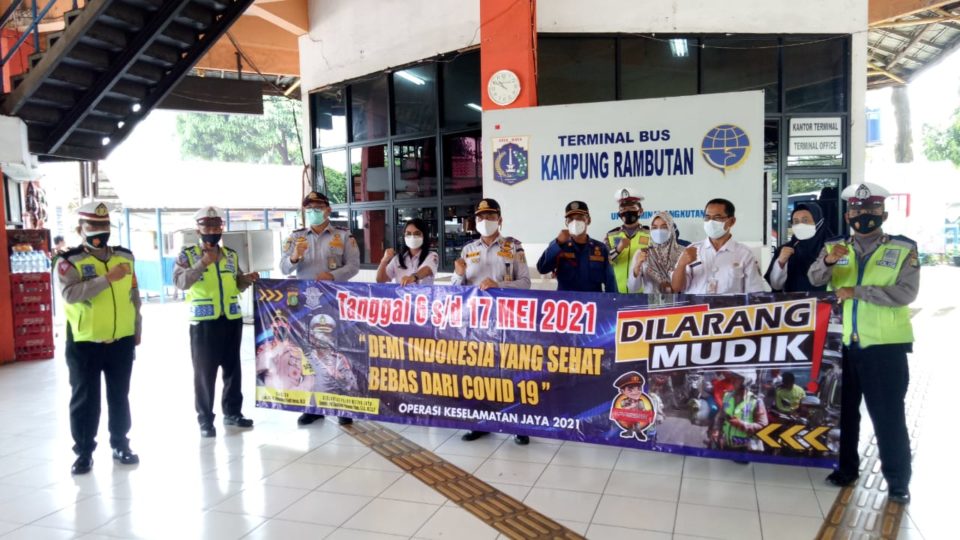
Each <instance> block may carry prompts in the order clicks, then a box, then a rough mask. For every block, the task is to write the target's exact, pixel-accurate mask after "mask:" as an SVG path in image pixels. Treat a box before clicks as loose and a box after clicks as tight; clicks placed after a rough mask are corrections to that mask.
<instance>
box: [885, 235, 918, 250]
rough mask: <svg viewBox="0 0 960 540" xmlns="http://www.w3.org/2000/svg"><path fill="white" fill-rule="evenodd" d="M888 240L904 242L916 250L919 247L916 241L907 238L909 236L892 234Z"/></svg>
mask: <svg viewBox="0 0 960 540" xmlns="http://www.w3.org/2000/svg"><path fill="white" fill-rule="evenodd" d="M888 238H889V239H890V240H896V241H898V242H903V243H905V244H910V245H911V246H913V247H914V248H916V247H917V242H916V240H914V239H913V238H909V237H907V236H903V235H902V234H891V235H890V236H888Z"/></svg>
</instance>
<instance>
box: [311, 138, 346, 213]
mask: <svg viewBox="0 0 960 540" xmlns="http://www.w3.org/2000/svg"><path fill="white" fill-rule="evenodd" d="M315 159H316V163H315V164H314V170H315V171H316V175H317V178H316V189H317V191H319V192H321V193H326V194H327V198H329V199H330V204H343V203H345V202H347V152H346V151H345V150H337V151H335V152H324V153H322V154H317V157H316V158H315Z"/></svg>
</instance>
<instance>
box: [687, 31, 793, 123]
mask: <svg viewBox="0 0 960 540" xmlns="http://www.w3.org/2000/svg"><path fill="white" fill-rule="evenodd" d="M703 46H704V49H703V51H702V52H701V54H702V58H703V76H702V82H701V84H702V90H703V93H704V94H714V93H718V92H740V91H746V90H764V91H765V92H766V94H765V96H764V101H765V103H766V107H765V108H766V111H767V112H777V111H778V110H779V103H780V94H779V91H780V85H779V83H778V82H777V81H778V80H779V73H778V67H779V65H778V64H779V60H778V58H779V55H780V53H779V50H778V43H777V40H775V39H743V38H715V39H705V40H704V41H703Z"/></svg>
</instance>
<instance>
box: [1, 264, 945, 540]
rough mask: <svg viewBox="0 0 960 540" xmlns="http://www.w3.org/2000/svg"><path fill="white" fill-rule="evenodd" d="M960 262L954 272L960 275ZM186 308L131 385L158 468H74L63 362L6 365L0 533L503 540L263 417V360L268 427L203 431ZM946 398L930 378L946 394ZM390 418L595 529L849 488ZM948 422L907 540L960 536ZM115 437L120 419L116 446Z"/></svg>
mask: <svg viewBox="0 0 960 540" xmlns="http://www.w3.org/2000/svg"><path fill="white" fill-rule="evenodd" d="M955 270H957V272H955V273H954V274H949V276H951V277H950V279H953V277H952V276H954V275H956V276H957V277H960V269H955ZM925 277H926V276H925ZM933 301H938V299H934V300H933ZM939 301H942V299H939ZM927 312H929V313H930V315H926V313H927ZM934 312H935V310H934V309H930V310H924V311H923V312H921V314H920V315H918V321H925V322H924V324H921V325H918V334H920V335H927V336H932V335H933V334H934V333H935V332H939V331H944V332H946V331H948V329H949V328H954V329H955V328H956V322H957V321H956V319H957V317H956V316H955V315H954V314H952V313H949V314H947V315H946V316H934ZM181 313H182V312H181V308H180V306H177V305H164V306H161V305H149V306H147V307H146V308H145V312H144V318H145V321H146V323H145V324H146V326H145V328H146V329H147V334H146V335H145V339H144V345H143V346H142V347H141V348H140V349H139V352H138V355H139V358H138V360H137V361H136V365H135V369H134V379H133V391H132V393H131V395H132V406H133V418H134V429H133V432H132V433H131V438H132V444H133V448H134V449H135V450H136V451H137V452H139V453H140V455H141V457H142V460H143V463H142V464H141V465H139V466H137V467H122V466H118V465H115V464H114V463H113V462H112V461H111V460H110V454H109V448H108V447H107V446H106V444H105V443H103V442H102V446H101V448H100V449H99V450H98V451H97V453H96V455H95V464H94V470H93V473H92V474H89V475H86V476H81V477H75V478H74V477H71V476H70V472H69V469H70V464H71V462H72V460H73V456H72V454H71V452H70V446H71V444H72V443H71V441H70V436H69V429H68V424H67V401H68V397H69V385H68V383H67V370H66V366H65V364H64V361H63V359H62V358H58V359H56V360H53V361H45V362H29V363H18V364H13V365H8V366H4V367H0V537H2V538H3V539H4V540H6V539H8V538H10V539H17V538H24V539H31V540H32V539H45V538H51V539H60V538H63V539H67V538H87V539H94V538H98V539H105V538H116V537H120V538H133V537H136V538H162V539H169V538H178V539H179V538H210V539H220V538H224V539H227V538H254V539H267V538H278V539H283V540H290V539H293V538H330V539H389V538H417V539H449V538H456V539H457V540H471V539H474V538H476V539H486V538H490V539H495V538H497V537H498V533H497V532H496V531H495V530H494V529H492V528H489V527H488V526H486V525H485V524H483V523H482V522H481V521H479V520H478V519H476V518H474V517H473V516H472V515H470V514H469V513H467V512H465V511H464V510H462V509H461V508H459V507H458V506H456V505H454V504H453V503H451V502H450V501H448V500H446V499H445V498H444V497H443V496H442V495H440V494H439V493H437V492H435V491H433V490H432V489H430V488H428V487H426V486H425V485H424V484H422V483H421V482H419V481H418V480H416V479H415V478H413V477H412V476H409V475H407V474H404V473H403V472H402V471H401V470H400V469H398V468H397V467H395V466H394V465H393V464H391V463H390V462H388V461H387V460H385V459H384V458H382V457H380V456H379V455H377V454H374V453H372V452H371V451H370V450H369V449H368V448H366V447H364V446H363V445H361V444H360V443H359V442H358V441H357V440H356V439H354V438H353V437H351V436H349V435H348V434H346V433H344V432H342V431H341V430H340V429H339V427H338V426H336V424H335V423H333V422H317V423H316V424H314V425H313V426H309V427H306V428H303V427H297V425H296V416H297V415H296V414H294V413H287V412H278V411H272V410H262V409H255V408H254V407H253V404H252V400H251V399H250V394H252V388H251V386H250V381H252V378H250V373H249V369H250V368H251V366H252V360H251V359H249V358H248V359H246V360H245V366H244V368H245V369H246V370H248V371H246V372H245V376H246V377H247V378H246V383H245V384H246V388H247V389H249V391H248V393H247V394H248V395H247V401H246V403H247V405H246V407H245V413H246V414H247V415H248V416H251V417H252V418H254V419H255V420H256V427H255V428H254V429H252V430H249V431H238V430H233V429H225V428H223V427H220V426H218V430H219V434H218V435H219V436H218V437H217V438H216V439H212V440H211V439H201V438H200V437H199V433H198V430H197V427H196V423H195V420H194V418H195V417H194V412H193V407H192V383H191V380H192V379H191V366H190V360H189V350H188V344H187V336H186V331H187V330H186V325H185V323H184V322H183V319H182V318H181V317H180V316H181ZM925 316H929V319H923V317H925ZM951 317H952V318H951ZM247 338H248V339H249V332H248V336H247ZM246 345H247V346H246V347H245V351H250V347H249V343H247V344H246ZM935 350H936V348H935V344H934V343H933V341H932V339H931V341H930V342H927V344H926V345H922V344H920V345H918V353H917V355H915V358H914V359H915V362H916V361H918V360H920V359H926V360H930V359H937V355H936V354H934V351H935ZM955 357H956V355H955V354H953V355H952V356H951V358H952V359H955ZM952 364H954V365H955V364H956V362H952ZM944 369H945V370H946V371H945V373H947V374H949V375H950V377H944V378H943V379H944V380H943V381H940V382H935V383H933V384H935V385H936V384H940V385H943V387H942V388H943V389H944V390H945V391H944V394H945V395H955V392H952V393H951V392H950V388H952V387H953V386H954V385H955V382H953V381H956V380H957V378H956V377H954V375H956V371H957V368H956V367H949V368H944ZM938 379H939V378H938ZM937 391H938V390H937V389H936V388H931V391H930V392H931V395H939V394H937ZM934 403H936V402H934ZM947 412H949V411H946V412H945V411H940V410H938V409H931V412H930V416H931V422H934V421H937V420H940V419H941V418H943V419H947V418H950V417H949V416H947V414H946V413H947ZM928 423H929V422H928ZM953 424H955V421H952V420H951V424H950V425H953ZM387 427H389V428H391V429H394V430H398V431H402V434H403V435H404V436H405V437H407V438H409V439H410V440H412V441H414V442H416V443H417V444H419V445H421V446H424V447H425V448H428V449H430V450H433V451H435V452H436V453H437V454H439V455H441V456H442V457H444V458H445V459H447V460H449V461H451V462H452V463H454V464H456V465H457V466H459V467H461V468H463V469H465V470H467V471H469V472H472V473H474V474H475V475H476V476H477V477H479V478H481V479H482V480H484V481H486V482H488V483H490V484H492V485H494V486H495V487H496V488H498V489H500V490H502V491H504V492H505V493H507V494H509V495H511V496H512V497H515V498H517V499H519V500H522V501H524V502H525V503H526V504H528V505H530V506H531V507H533V508H535V509H537V510H538V511H540V512H542V513H544V514H545V515H547V516H549V517H551V518H553V519H555V520H557V521H559V522H561V523H563V524H564V525H566V526H567V527H569V528H571V529H572V530H574V531H576V532H579V533H581V534H584V535H586V536H587V537H589V538H595V539H619V538H629V539H631V540H635V539H647V538H650V539H670V538H673V539H681V538H684V539H685V538H700V539H702V538H731V539H737V540H740V539H751V538H758V539H759V538H767V539H777V540H783V539H792V538H797V539H805V538H812V537H813V536H814V535H815V534H816V532H817V530H818V529H819V527H820V525H821V523H822V522H823V516H824V513H825V512H826V511H828V510H829V508H830V506H831V504H832V503H833V500H834V497H835V495H836V493H837V491H836V490H835V489H833V488H831V487H828V486H826V485H825V484H824V483H823V477H824V476H825V471H823V470H819V469H805V468H791V467H783V466H773V465H766V464H751V465H737V464H734V463H732V462H729V461H721V460H705V459H699V458H692V457H688V458H684V457H681V456H673V455H667V454H657V453H649V452H641V451H634V450H621V449H617V448H611V447H603V446H594V445H586V444H579V443H571V442H566V443H561V442H559V441H552V440H545V439H534V440H533V441H532V443H531V444H530V445H529V446H528V447H519V446H517V445H515V444H514V443H513V441H512V439H511V438H510V437H507V436H505V435H494V436H491V437H488V438H486V439H481V440H478V441H475V442H471V443H464V442H462V441H460V439H459V435H460V433H459V432H455V431H451V430H444V429H431V428H422V427H407V426H402V425H388V426H387ZM934 427H935V426H931V425H927V426H926V427H925V428H924V430H923V432H922V433H923V436H924V437H923V438H922V440H921V447H920V451H919V453H918V457H917V462H916V475H917V477H916V478H917V479H916V480H915V482H914V495H915V498H916V502H915V503H914V505H913V506H911V508H910V514H911V516H906V517H905V518H904V521H903V529H902V530H901V535H900V536H901V538H912V539H919V538H927V539H939V538H950V537H956V536H954V535H952V534H949V533H948V532H946V531H949V530H951V529H949V528H946V527H947V525H946V523H945V522H944V516H945V515H949V514H944V513H942V512H940V510H939V508H938V507H937V505H938V504H940V503H942V502H943V501H944V500H946V498H947V497H946V494H947V493H949V490H950V489H951V488H953V486H955V485H956V481H957V479H958V475H957V474H956V473H955V472H951V473H949V474H950V475H952V481H953V483H952V484H951V483H950V482H945V480H947V479H948V477H946V476H944V475H943V474H942V473H940V472H939V471H941V470H942V469H941V468H940V467H939V466H938V463H939V464H940V465H942V463H944V461H942V459H949V457H952V456H940V455H939V454H940V453H941V452H944V450H936V451H935V449H934V448H930V449H929V450H928V448H927V447H926V446H925V445H926V444H928V443H927V440H928V438H929V439H930V440H932V441H934V442H933V443H929V444H931V445H933V446H935V445H936V444H937V443H939V444H940V445H942V446H941V447H942V448H949V445H948V444H947V441H948V440H951V439H952V436H949V435H947V434H945V433H943V432H942V431H938V430H935V429H934ZM105 434H106V414H104V418H103V426H102V427H101V441H103V440H104V437H103V436H104V435H105ZM952 444H955V442H954V443H952ZM937 458H940V459H941V461H938V460H937ZM950 470H953V471H955V470H956V469H955V468H953V467H950ZM944 485H946V486H947V487H944ZM921 533H922V534H921Z"/></svg>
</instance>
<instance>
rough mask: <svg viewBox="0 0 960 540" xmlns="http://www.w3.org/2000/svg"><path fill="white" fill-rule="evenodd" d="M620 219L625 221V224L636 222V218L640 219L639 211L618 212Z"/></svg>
mask: <svg viewBox="0 0 960 540" xmlns="http://www.w3.org/2000/svg"><path fill="white" fill-rule="evenodd" d="M620 219H622V220H623V222H624V223H626V224H627V225H633V224H634V223H636V222H637V220H638V219H640V213H639V212H624V213H622V214H620Z"/></svg>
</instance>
